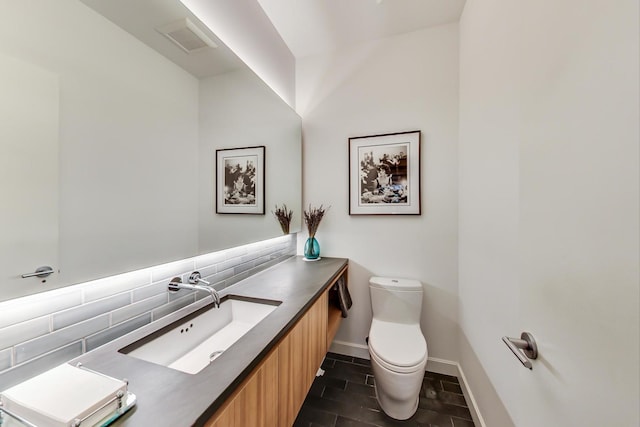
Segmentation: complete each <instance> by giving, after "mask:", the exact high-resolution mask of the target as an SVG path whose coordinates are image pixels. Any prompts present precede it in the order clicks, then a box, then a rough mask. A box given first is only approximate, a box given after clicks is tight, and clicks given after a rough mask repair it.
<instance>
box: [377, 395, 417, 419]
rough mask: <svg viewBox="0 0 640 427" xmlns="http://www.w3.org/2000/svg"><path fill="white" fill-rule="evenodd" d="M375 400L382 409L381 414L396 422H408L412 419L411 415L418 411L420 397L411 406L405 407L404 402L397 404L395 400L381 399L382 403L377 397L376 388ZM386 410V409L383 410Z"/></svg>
mask: <svg viewBox="0 0 640 427" xmlns="http://www.w3.org/2000/svg"><path fill="white" fill-rule="evenodd" d="M376 400H377V401H378V404H379V405H380V408H381V409H382V412H384V413H385V414H387V416H389V417H390V418H393V419H394V420H398V421H404V420H408V419H409V418H411V417H413V414H415V413H416V411H417V410H418V403H419V402H420V397H417V398H416V400H415V402H414V404H413V405H407V403H406V402H398V401H395V400H389V399H386V397H383V399H382V401H381V400H380V396H379V395H378V388H377V387H376ZM383 402H384V403H383ZM385 408H386V409H385Z"/></svg>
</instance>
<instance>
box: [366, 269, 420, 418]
mask: <svg viewBox="0 0 640 427" xmlns="http://www.w3.org/2000/svg"><path fill="white" fill-rule="evenodd" d="M369 289H370V291H371V308H372V310H373V320H372V321H371V328H370V330H369V340H368V346H369V355H370V357H371V367H372V369H373V375H374V378H375V387H376V397H377V399H378V403H379V404H380V407H381V408H382V410H383V411H384V412H385V413H386V414H387V415H389V416H390V417H392V418H395V419H398V420H406V419H408V418H411V416H412V415H413V414H414V413H415V412H416V409H417V408H418V402H419V394H420V388H421V385H422V380H423V378H424V372H425V367H426V364H427V357H428V354H427V342H426V340H425V339H424V336H423V335H422V331H421V329H420V313H421V310H422V285H421V283H420V282H418V281H416V280H406V279H392V278H383V277H372V278H371V279H370V281H369Z"/></svg>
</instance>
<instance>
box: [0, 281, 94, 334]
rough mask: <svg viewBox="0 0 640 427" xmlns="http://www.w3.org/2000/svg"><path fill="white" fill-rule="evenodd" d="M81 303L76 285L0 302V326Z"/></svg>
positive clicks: (80, 292) (80, 296)
mask: <svg viewBox="0 0 640 427" xmlns="http://www.w3.org/2000/svg"><path fill="white" fill-rule="evenodd" d="M80 304H82V291H81V290H80V288H79V287H77V286H72V287H70V288H65V289H59V290H56V291H52V292H44V293H42V294H37V295H30V296H27V297H23V298H18V299H14V300H9V301H4V302H2V303H0V328H3V327H5V326H9V325H15V324H16V323H20V322H24V321H26V320H29V319H33V318H36V317H40V316H44V315H47V314H51V313H55V312H56V311H60V310H64V309H66V308H70V307H74V306H77V305H80Z"/></svg>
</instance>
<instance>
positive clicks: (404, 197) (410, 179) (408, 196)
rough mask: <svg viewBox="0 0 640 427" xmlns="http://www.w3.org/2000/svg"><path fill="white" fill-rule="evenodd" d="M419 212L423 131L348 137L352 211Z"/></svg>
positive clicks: (406, 213)
mask: <svg viewBox="0 0 640 427" xmlns="http://www.w3.org/2000/svg"><path fill="white" fill-rule="evenodd" d="M420 214H421V204H420V131H419V130H417V131H411V132H398V133H388V134H383V135H372V136H358V137H353V138H349V215H420Z"/></svg>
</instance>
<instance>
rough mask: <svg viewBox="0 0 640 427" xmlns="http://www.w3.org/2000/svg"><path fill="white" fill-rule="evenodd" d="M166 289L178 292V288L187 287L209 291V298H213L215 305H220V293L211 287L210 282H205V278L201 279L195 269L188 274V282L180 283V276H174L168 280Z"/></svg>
mask: <svg viewBox="0 0 640 427" xmlns="http://www.w3.org/2000/svg"><path fill="white" fill-rule="evenodd" d="M200 283H202V285H200ZM167 289H168V290H169V291H170V292H178V291H179V290H180V289H187V290H190V291H205V292H209V294H210V295H211V298H212V299H213V304H214V305H215V306H216V307H220V295H218V292H217V291H216V290H215V289H213V287H211V284H210V283H209V282H207V281H206V280H203V279H202V278H201V277H200V273H199V272H197V271H194V272H193V273H191V276H189V283H182V279H181V278H179V277H174V278H173V279H171V281H170V282H169V285H168V286H167Z"/></svg>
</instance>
